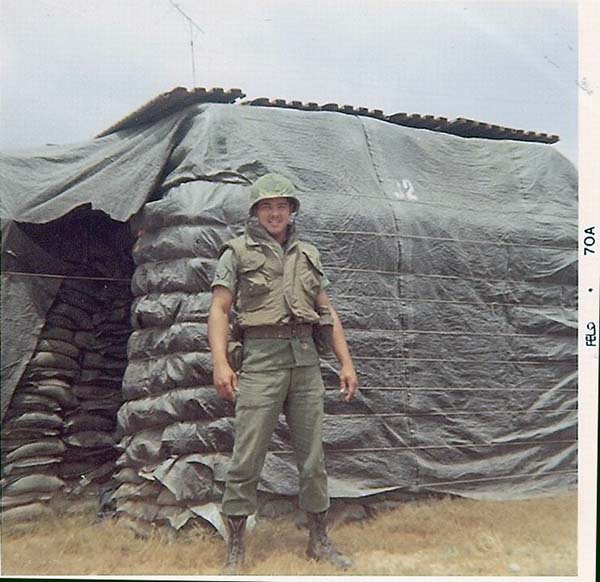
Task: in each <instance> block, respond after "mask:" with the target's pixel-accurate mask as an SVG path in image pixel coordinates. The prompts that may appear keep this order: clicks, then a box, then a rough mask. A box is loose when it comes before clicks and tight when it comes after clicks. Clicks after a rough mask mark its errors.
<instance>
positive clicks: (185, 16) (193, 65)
mask: <svg viewBox="0 0 600 582" xmlns="http://www.w3.org/2000/svg"><path fill="white" fill-rule="evenodd" d="M169 2H170V3H171V6H173V8H175V9H176V10H177V11H178V12H179V13H180V14H181V15H182V16H183V17H184V18H185V19H186V20H187V21H188V24H189V26H190V52H191V59H192V87H195V86H196V57H195V55H194V28H195V29H196V30H199V31H200V32H201V33H202V34H204V31H203V30H202V29H201V28H200V27H199V26H198V25H197V24H196V23H195V22H194V20H193V19H192V18H191V17H190V16H188V15H187V14H186V13H185V12H184V11H183V10H182V9H181V8H180V7H179V6H178V5H177V4H175V2H173V0H169Z"/></svg>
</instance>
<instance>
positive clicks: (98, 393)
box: [60, 282, 131, 487]
mask: <svg viewBox="0 0 600 582" xmlns="http://www.w3.org/2000/svg"><path fill="white" fill-rule="evenodd" d="M85 283H86V285H85V286H83V285H80V286H79V290H78V293H79V298H80V299H81V300H82V301H81V303H80V308H81V309H82V310H85V309H87V312H85V315H87V317H88V318H89V324H90V325H89V326H88V325H86V326H85V327H84V328H83V329H81V330H80V331H78V332H77V333H76V341H77V343H78V345H79V347H80V350H81V351H80V372H79V375H78V376H77V378H76V379H75V381H74V382H73V385H72V387H71V390H72V393H73V395H74V397H75V398H76V400H77V403H78V405H77V408H76V409H74V410H71V411H69V412H68V413H67V414H66V415H65V423H64V437H63V438H64V442H65V445H66V447H67V450H66V452H65V455H64V459H63V463H62V465H61V467H60V471H61V477H62V478H63V479H64V480H65V481H66V482H68V483H69V484H71V485H73V486H75V485H78V486H83V487H84V486H86V485H88V484H89V483H91V482H103V481H106V480H107V479H109V478H110V477H111V475H112V473H113V470H114V460H115V458H116V455H117V452H116V449H115V447H114V444H115V425H116V414H117V410H118V408H119V406H120V405H121V402H122V398H121V380H122V377H123V372H124V369H125V366H126V359H127V339H128V336H129V333H130V327H129V308H130V304H131V300H130V293H129V290H128V287H127V286H126V285H123V284H116V283H112V284H111V285H106V284H98V283H96V284H95V285H94V284H93V283H94V282H85ZM85 321H86V323H87V320H85Z"/></svg>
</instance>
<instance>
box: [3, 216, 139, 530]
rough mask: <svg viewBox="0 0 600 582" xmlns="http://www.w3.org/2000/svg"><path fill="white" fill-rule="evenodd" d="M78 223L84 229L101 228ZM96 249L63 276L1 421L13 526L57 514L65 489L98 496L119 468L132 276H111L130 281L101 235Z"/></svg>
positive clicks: (7, 510)
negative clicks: (118, 416) (56, 503)
mask: <svg viewBox="0 0 600 582" xmlns="http://www.w3.org/2000/svg"><path fill="white" fill-rule="evenodd" d="M70 226H71V230H75V231H76V232H78V234H79V235H82V232H83V231H84V232H88V233H89V232H90V230H91V231H93V230H94V228H93V225H92V224H86V225H83V226H82V225H80V226H82V228H83V229H84V230H83V231H81V230H79V231H78V230H77V229H76V228H75V225H74V224H73V223H71V225H70ZM50 229H51V227H46V228H45V235H46V236H40V238H41V239H44V238H45V241H43V242H45V247H46V248H47V249H49V250H50V251H52V252H53V253H55V254H60V253H59V251H60V248H59V247H60V245H58V246H54V248H53V245H52V240H49V239H48V237H47V235H48V232H49V231H50ZM42 234H44V233H42ZM82 240H83V241H85V240H86V239H85V237H81V236H80V237H79V241H80V242H81V241H82ZM71 244H72V243H71ZM92 244H94V243H92ZM95 245H97V246H96V251H98V252H99V253H100V254H99V256H97V257H96V260H93V261H92V262H91V263H87V262H86V261H85V259H90V257H92V258H93V255H94V252H87V253H86V252H83V253H80V255H79V257H80V261H81V262H75V261H73V260H68V261H66V262H65V263H64V264H66V265H67V266H68V269H67V270H69V271H70V274H68V275H64V276H63V277H62V283H61V286H60V288H59V290H58V293H57V295H56V297H55V299H54V302H53V304H52V305H51V307H50V309H49V312H48V314H47V316H46V323H45V325H44V327H43V328H42V330H41V333H40V336H39V338H38V341H37V345H36V348H35V352H34V354H33V356H32V358H31V360H30V361H29V363H28V365H27V366H26V368H25V371H24V373H23V375H22V377H21V379H20V381H19V383H18V385H17V387H16V389H15V392H14V394H13V397H12V399H11V402H10V404H9V406H8V410H7V413H6V416H5V418H4V420H3V423H2V468H3V477H2V487H3V496H2V510H3V520H4V521H5V523H8V522H10V521H21V520H27V519H32V518H35V517H38V516H40V515H43V514H45V513H48V512H50V511H51V506H49V505H48V503H49V502H51V500H52V498H54V497H56V496H57V494H58V493H67V494H68V493H80V492H82V491H85V490H90V491H91V492H95V489H94V487H93V486H95V485H98V484H102V483H105V482H107V481H108V480H109V479H110V478H111V477H112V473H113V471H114V461H115V458H116V456H117V451H116V449H115V446H114V445H115V439H116V436H115V427H116V413H117V410H118V408H119V406H120V404H121V402H122V398H121V380H122V376H123V371H124V369H125V366H126V358H127V352H126V345H127V339H128V337H129V333H130V322H129V311H130V305H131V293H130V290H129V280H128V279H127V278H123V279H122V280H119V279H118V278H116V277H111V276H110V275H120V276H121V277H123V275H124V274H125V273H126V271H127V267H126V266H125V267H124V265H123V264H122V263H121V264H119V260H118V258H116V255H115V254H114V253H110V252H108V251H109V247H106V246H104V245H102V244H101V242H100V241H99V240H96V241H95ZM85 246H86V245H85V244H84V245H83V248H85ZM81 248H82V247H80V250H81ZM67 258H68V257H67ZM64 259H65V256H64V255H63V256H62V257H61V260H64ZM103 263H104V265H103ZM117 267H120V269H119V268H117ZM75 273H78V275H76V274H75ZM14 276H24V275H14ZM33 276H39V275H33ZM53 276H54V277H56V275H53ZM115 279H116V280H115Z"/></svg>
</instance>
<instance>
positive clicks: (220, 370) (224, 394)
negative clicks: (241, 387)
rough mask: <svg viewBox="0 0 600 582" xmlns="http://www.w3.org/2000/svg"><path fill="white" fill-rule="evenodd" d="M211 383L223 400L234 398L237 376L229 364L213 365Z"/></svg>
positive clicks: (233, 399) (232, 399)
mask: <svg viewBox="0 0 600 582" xmlns="http://www.w3.org/2000/svg"><path fill="white" fill-rule="evenodd" d="M213 383H214V385H215V388H216V389H217V393H218V394H219V396H220V397H221V398H223V399H225V400H231V401H232V402H233V401H235V399H236V391H237V387H238V377H237V375H236V373H235V372H234V371H233V370H232V369H231V366H229V364H222V365H220V366H215V368H214V370H213Z"/></svg>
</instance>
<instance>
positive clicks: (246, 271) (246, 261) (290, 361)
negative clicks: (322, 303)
mask: <svg viewBox="0 0 600 582" xmlns="http://www.w3.org/2000/svg"><path fill="white" fill-rule="evenodd" d="M246 250H248V255H246V252H245V251H246ZM218 285H220V286H223V287H226V288H227V289H229V290H230V291H231V292H232V293H233V295H234V297H235V309H236V312H237V317H238V322H239V323H240V325H241V327H249V326H250V325H280V324H281V325H283V324H286V323H290V322H291V321H292V319H296V318H298V319H299V320H300V321H301V322H304V323H314V322H316V321H318V318H319V316H318V314H317V313H316V311H315V309H314V300H315V298H316V296H317V295H318V293H319V292H320V291H321V290H322V289H326V288H327V287H328V286H329V280H328V279H327V277H326V275H324V274H323V270H322V267H321V262H320V259H319V253H318V251H317V249H316V247H314V246H313V245H310V244H307V243H303V242H300V241H298V240H297V235H296V232H295V228H294V227H291V228H290V233H289V237H288V240H287V243H286V244H284V245H283V246H282V245H280V244H279V243H278V242H277V241H276V240H275V239H273V238H272V237H271V236H270V235H269V234H268V232H267V231H266V230H265V229H264V228H263V227H261V226H260V225H259V224H252V223H249V224H248V226H247V228H246V233H245V234H244V235H242V236H241V237H238V238H236V239H233V240H231V241H229V242H228V243H226V244H225V245H224V247H223V248H222V249H221V256H220V258H219V262H218V264H217V269H216V273H215V277H214V280H213V283H212V287H215V286H218ZM318 364H319V355H318V353H317V350H316V348H315V345H314V342H313V340H312V338H291V339H268V338H265V339H262V338H251V339H245V340H244V347H243V362H242V371H267V370H274V369H281V368H289V367H295V366H308V365H318Z"/></svg>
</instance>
